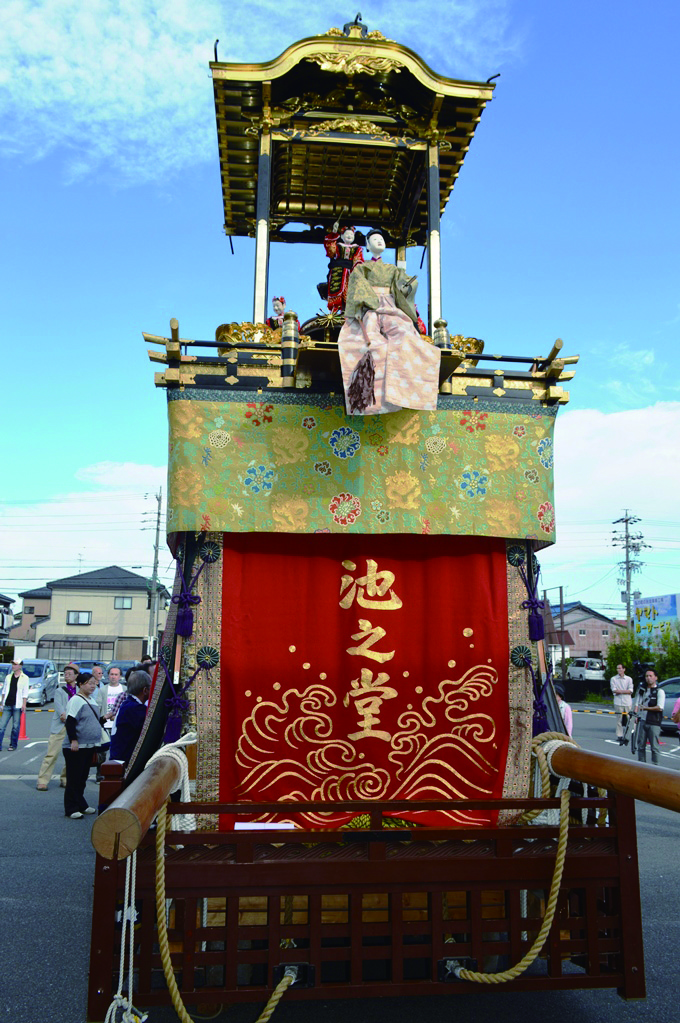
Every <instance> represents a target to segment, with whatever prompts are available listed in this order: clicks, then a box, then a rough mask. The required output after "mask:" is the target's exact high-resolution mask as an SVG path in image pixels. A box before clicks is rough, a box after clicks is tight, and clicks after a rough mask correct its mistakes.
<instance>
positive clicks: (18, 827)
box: [0, 705, 680, 1023]
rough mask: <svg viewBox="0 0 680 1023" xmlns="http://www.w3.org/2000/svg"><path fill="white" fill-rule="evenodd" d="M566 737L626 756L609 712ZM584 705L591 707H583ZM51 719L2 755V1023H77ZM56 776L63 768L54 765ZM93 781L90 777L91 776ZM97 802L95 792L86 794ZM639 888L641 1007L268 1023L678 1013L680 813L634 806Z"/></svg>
mask: <svg viewBox="0 0 680 1023" xmlns="http://www.w3.org/2000/svg"><path fill="white" fill-rule="evenodd" d="M573 709H574V710H575V711H576V713H575V714H574V738H575V739H576V740H577V741H578V742H579V744H580V745H581V746H583V748H584V749H589V750H593V751H594V752H599V753H609V754H611V755H613V756H618V757H622V758H623V759H628V760H630V759H631V754H630V752H629V751H628V748H622V747H620V746H619V745H618V743H617V742H616V740H615V737H614V719H613V717H612V716H609V715H607V714H595V713H583V712H582V711H581V710H580V709H579V706H578V705H575V706H574V708H573ZM591 709H592V708H591ZM51 720H52V714H51V713H50V712H49V711H42V712H35V711H29V712H28V714H27V732H28V736H29V738H28V739H27V740H25V741H22V742H21V743H20V748H19V749H18V750H17V751H16V752H14V753H8V752H7V751H6V750H5V751H4V752H3V753H0V798H1V800H2V803H1V805H2V810H3V813H2V823H3V827H2V831H1V832H0V834H1V836H2V837H1V839H0V876H1V877H2V878H3V881H4V883H3V884H2V886H1V888H0V892H1V894H0V934H2V935H3V940H2V969H1V970H0V1023H1V1021H3V1020H7V1021H8V1023H9V1021H11V1023H38V1021H39V1023H85V1020H86V1016H85V1006H86V992H87V972H88V960H89V942H90V926H91V905H92V877H93V868H94V851H93V849H92V846H91V845H90V840H89V835H90V828H91V822H90V821H88V820H87V818H83V819H82V820H79V821H72V820H69V819H68V818H66V817H64V808H63V798H62V795H63V793H62V790H61V789H60V788H59V785H58V780H57V779H56V778H55V780H53V781H52V783H51V785H50V789H49V791H48V792H38V791H37V790H36V788H35V781H36V775H37V771H38V767H39V765H40V761H41V760H42V757H43V755H44V752H45V748H46V745H47V734H48V732H49V727H50V722H51ZM661 752H662V756H661V764H662V766H663V767H667V768H670V769H671V770H673V771H680V745H679V744H678V742H677V740H675V739H667V740H665V741H664V744H663V745H662V747H661ZM58 769H60V768H58ZM91 777H92V778H94V773H93V774H92V775H91ZM87 791H88V793H89V794H90V795H89V798H90V802H91V803H92V804H96V799H97V786H96V784H95V782H94V781H93V780H92V781H90V782H88V789H87ZM637 809H638V842H639V854H640V884H641V893H642V909H643V920H644V938H645V959H646V975H647V991H648V995H647V999H646V1000H645V1001H644V1002H624V1001H622V1000H621V999H620V998H619V997H618V995H617V994H616V993H615V992H614V991H608V990H604V991H574V992H550V993H548V994H536V993H522V992H513V991H512V990H511V989H510V988H509V987H505V988H504V989H503V990H500V991H498V990H494V991H486V990H485V991H480V993H479V995H475V996H456V997H455V1001H454V1002H451V1001H450V1000H449V999H448V998H427V999H426V998H401V999H391V998H381V999H377V1000H374V1001H368V1000H366V1001H361V1000H356V1001H355V1000H351V1001H350V1000H347V1001H329V1002H313V1003H307V1004H302V1003H295V1002H288V1003H286V1001H285V996H284V999H283V1001H282V1003H281V1004H280V1005H279V1007H278V1009H277V1010H276V1013H275V1015H274V1017H273V1021H274V1023H318V1021H319V1019H320V1018H323V1020H324V1023H347V1019H348V1017H350V1018H352V1020H353V1021H354V1023H394V1021H395V1020H397V1021H400V1020H403V1019H405V1018H410V1017H411V1016H412V1015H416V1016H418V1017H421V1018H422V1019H423V1021H424V1023H451V1020H452V1019H454V1018H455V1020H456V1023H497V1021H498V1019H499V1017H500V1015H501V1014H502V1016H503V1020H504V1023H526V1021H527V1019H530V1018H535V1017H538V1016H540V1017H547V1018H551V1017H552V1018H556V1019H560V1018H562V1017H565V1016H566V1017H570V1018H571V1019H574V1020H577V1021H578V1023H659V1021H662V1020H667V1019H673V1018H674V1016H675V1014H676V1012H677V1003H678V994H679V993H680V981H678V979H677V949H678V947H680V923H678V915H677V909H676V906H677V898H678V889H679V883H678V882H679V877H680V871H679V870H678V857H679V853H678V849H679V848H680V844H679V839H680V817H679V816H678V815H676V814H673V813H669V812H667V811H664V810H661V809H660V808H658V807H654V806H647V805H645V804H642V803H638V805H637ZM261 1008H262V1007H260V1006H256V1005H240V1006H233V1007H231V1008H229V1009H228V1010H226V1011H225V1012H224V1013H223V1014H222V1015H221V1016H220V1017H219V1018H220V1019H224V1020H225V1021H227V1020H229V1021H230V1023H254V1021H255V1020H256V1019H257V1017H258V1015H259V1012H260V1011H261ZM176 1019H177V1017H176V1015H175V1013H174V1011H172V1010H170V1009H167V1010H165V1009H164V1010H155V1009H154V1010H152V1011H151V1013H150V1017H149V1023H171V1021H172V1023H174V1021H176Z"/></svg>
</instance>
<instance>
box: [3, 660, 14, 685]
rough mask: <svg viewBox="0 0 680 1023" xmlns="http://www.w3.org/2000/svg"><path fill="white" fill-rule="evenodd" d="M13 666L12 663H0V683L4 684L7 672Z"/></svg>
mask: <svg viewBox="0 0 680 1023" xmlns="http://www.w3.org/2000/svg"><path fill="white" fill-rule="evenodd" d="M11 667H12V665H11V664H0V685H2V683H3V682H4V681H5V678H6V677H7V672H8V671H9V669H10V668H11Z"/></svg>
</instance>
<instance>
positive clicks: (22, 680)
mask: <svg viewBox="0 0 680 1023" xmlns="http://www.w3.org/2000/svg"><path fill="white" fill-rule="evenodd" d="M23 665H24V662H23V661H12V669H11V671H9V672H8V673H7V675H6V676H5V681H4V683H3V685H2V687H1V689H0V709H1V710H2V716H0V750H1V749H2V743H3V740H4V738H5V729H6V728H7V725H8V724H9V723H10V721H11V722H12V732H11V734H10V739H9V748H10V751H11V750H15V749H16V748H17V744H18V742H19V727H20V725H21V715H22V714H23V713H24V711H25V710H26V701H27V699H28V684H29V683H28V675H26V674H25V673H24V668H23Z"/></svg>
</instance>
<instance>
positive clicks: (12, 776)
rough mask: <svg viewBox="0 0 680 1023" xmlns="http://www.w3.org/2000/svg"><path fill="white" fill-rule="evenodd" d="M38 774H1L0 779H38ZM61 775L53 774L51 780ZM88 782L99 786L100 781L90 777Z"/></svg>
mask: <svg viewBox="0 0 680 1023" xmlns="http://www.w3.org/2000/svg"><path fill="white" fill-rule="evenodd" d="M37 777H38V775H37V774H0V781H36V779H37ZM59 777H60V776H59V775H58V774H53V775H52V777H51V778H50V781H59ZM87 780H88V782H92V784H93V785H96V786H97V788H99V782H98V781H95V779H94V778H88V779H87Z"/></svg>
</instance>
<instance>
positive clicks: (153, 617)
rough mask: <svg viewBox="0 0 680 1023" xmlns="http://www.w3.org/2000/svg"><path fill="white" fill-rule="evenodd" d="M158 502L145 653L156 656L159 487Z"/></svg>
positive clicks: (159, 492) (159, 518)
mask: <svg viewBox="0 0 680 1023" xmlns="http://www.w3.org/2000/svg"><path fill="white" fill-rule="evenodd" d="M155 496H156V501H157V502H158V508H157V511H156V543H155V544H154V548H153V575H152V576H151V599H150V600H149V636H148V648H147V653H148V654H149V655H150V656H151V657H155V656H156V637H157V633H158V550H159V545H160V537H161V505H162V503H163V488H162V487H160V488H159V491H158V493H157V494H156V495H155Z"/></svg>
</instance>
